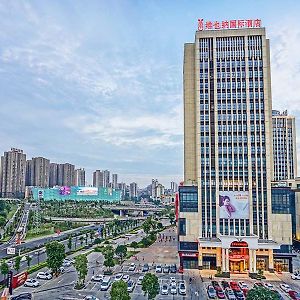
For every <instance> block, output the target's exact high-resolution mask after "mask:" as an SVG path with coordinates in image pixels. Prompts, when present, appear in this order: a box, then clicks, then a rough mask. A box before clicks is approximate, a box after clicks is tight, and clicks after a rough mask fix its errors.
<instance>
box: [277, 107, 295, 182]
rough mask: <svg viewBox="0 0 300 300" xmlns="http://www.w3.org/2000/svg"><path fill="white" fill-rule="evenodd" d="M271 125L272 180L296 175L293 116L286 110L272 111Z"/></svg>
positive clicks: (285, 178) (290, 177) (292, 177)
mask: <svg viewBox="0 0 300 300" xmlns="http://www.w3.org/2000/svg"><path fill="white" fill-rule="evenodd" d="M272 125H273V180H274V181H281V180H287V179H294V178H295V177H297V149H296V126H295V117H294V116H289V115H288V114H287V111H284V112H282V113H281V112H279V111H277V110H273V111H272Z"/></svg>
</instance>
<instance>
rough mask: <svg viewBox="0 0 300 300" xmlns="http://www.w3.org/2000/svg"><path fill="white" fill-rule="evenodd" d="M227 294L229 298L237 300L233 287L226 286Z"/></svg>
mask: <svg viewBox="0 0 300 300" xmlns="http://www.w3.org/2000/svg"><path fill="white" fill-rule="evenodd" d="M225 294H226V296H227V299H228V300H236V297H235V295H234V292H233V290H232V289H230V288H226V289H225ZM215 297H216V294H215Z"/></svg>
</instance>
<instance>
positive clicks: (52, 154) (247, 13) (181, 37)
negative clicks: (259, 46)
mask: <svg viewBox="0 0 300 300" xmlns="http://www.w3.org/2000/svg"><path fill="white" fill-rule="evenodd" d="M299 13H300V1H298V0H294V1H291V0H285V1H276V0H264V1H259V0H257V1H255V0H252V1H233V0H214V1H209V0H206V1H203V0H197V1H184V0H178V1H176V0H172V1H171V0H165V1H161V0H157V1H151V0H147V1H134V0H132V1H126V0H119V1H113V0H110V1H101V0H96V1H92V0H89V1H76V0H69V1H68V0H48V1H47V0H43V1H34V0H32V1H21V0H19V1H14V0H10V1H7V0H0V28H1V30H0V104H1V106H0V107H1V108H0V152H1V153H3V152H4V151H7V150H9V149H10V148H11V147H15V148H21V149H23V150H24V152H25V153H26V154H27V157H28V158H31V157H35V156H43V157H46V158H48V159H50V160H51V162H58V163H63V162H70V163H73V164H75V165H76V167H84V168H85V169H86V172H87V178H88V181H89V183H91V174H92V172H93V171H94V170H96V169H109V170H111V172H113V173H118V174H119V180H118V181H119V182H121V181H124V182H127V183H130V182H133V181H135V182H137V183H138V184H139V186H146V185H148V184H149V183H150V182H151V179H152V178H158V179H159V181H161V182H162V183H163V184H165V185H166V187H169V186H170V181H177V182H179V181H181V180H182V178H183V97H182V63H183V46H184V43H185V42H193V41H194V35H195V31H196V29H197V20H198V18H204V19H205V20H212V21H222V20H230V19H256V18H260V19H262V24H263V26H265V27H266V28H267V36H268V38H269V39H270V43H271V72H272V73H271V74H272V96H273V109H279V110H285V109H288V112H289V113H290V114H292V115H294V116H295V117H296V124H297V127H298V128H299V129H298V131H297V136H298V141H299V143H300V92H299V88H300V55H299V51H300V26H299ZM299 143H298V145H300V144H299ZM298 153H300V146H298ZM298 157H300V156H298ZM299 161H300V158H299Z"/></svg>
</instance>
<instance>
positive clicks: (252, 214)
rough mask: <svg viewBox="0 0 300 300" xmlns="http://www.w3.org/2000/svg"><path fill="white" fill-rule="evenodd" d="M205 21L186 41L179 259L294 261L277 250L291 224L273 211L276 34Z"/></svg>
mask: <svg viewBox="0 0 300 300" xmlns="http://www.w3.org/2000/svg"><path fill="white" fill-rule="evenodd" d="M199 22H200V23H199V28H198V29H199V30H198V31H196V34H195V42H194V43H187V44H185V45H184V66H183V84H184V184H183V185H182V186H180V187H179V205H178V234H179V256H180V264H181V267H183V268H184V269H186V268H199V269H203V268H210V269H217V268H219V269H221V270H222V271H223V272H224V273H228V272H249V273H256V272H257V270H258V269H259V268H260V269H264V270H270V271H273V270H274V268H275V269H276V268H277V264H279V263H289V259H287V260H286V261H285V260H284V261H282V260H280V259H281V257H280V255H281V254H276V253H277V252H280V246H281V245H280V243H279V242H278V241H282V240H283V239H282V236H284V235H286V236H289V235H291V232H290V230H291V229H290V228H288V227H287V228H286V227H284V226H283V227H280V229H278V224H279V225H280V223H276V224H274V222H273V220H274V218H275V215H273V214H272V210H271V178H272V164H273V157H272V95H271V77H270V49H269V40H268V39H267V38H266V32H265V28H261V27H260V21H259V20H253V21H252V20H245V21H240V20H239V21H230V22H226V21H225V22H221V23H219V22H214V23H212V22H206V25H205V26H206V28H203V21H202V20H200V21H199ZM205 26H204V27H205ZM213 26H215V28H214V27H213ZM231 26H232V27H235V29H231V28H229V27H231ZM222 27H223V29H222ZM239 27H243V28H239ZM245 27H247V28H245ZM206 29H207V30H206ZM279 220H280V218H279ZM284 230H285V231H284ZM289 242H291V240H289ZM277 255H278V256H277Z"/></svg>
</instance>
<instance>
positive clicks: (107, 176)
mask: <svg viewBox="0 0 300 300" xmlns="http://www.w3.org/2000/svg"><path fill="white" fill-rule="evenodd" d="M109 183H110V172H109V170H104V171H103V186H104V187H109Z"/></svg>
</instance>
